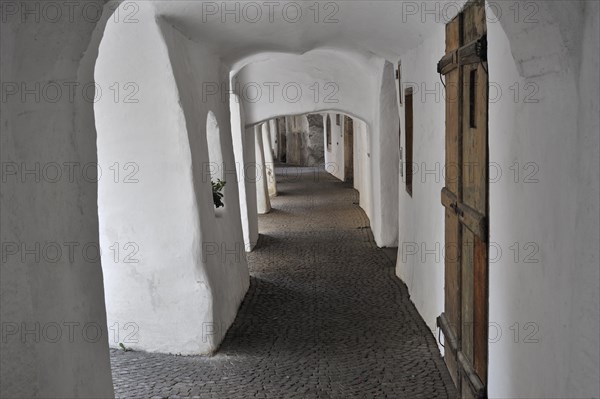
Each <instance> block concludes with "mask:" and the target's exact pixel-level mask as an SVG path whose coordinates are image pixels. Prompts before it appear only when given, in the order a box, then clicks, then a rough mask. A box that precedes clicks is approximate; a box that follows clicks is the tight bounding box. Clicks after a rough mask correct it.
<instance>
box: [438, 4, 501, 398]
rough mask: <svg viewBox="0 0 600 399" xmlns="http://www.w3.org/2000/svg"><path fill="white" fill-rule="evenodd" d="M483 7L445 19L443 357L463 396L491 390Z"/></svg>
mask: <svg viewBox="0 0 600 399" xmlns="http://www.w3.org/2000/svg"><path fill="white" fill-rule="evenodd" d="M486 52H487V40H486V24H485V7H484V1H483V0H470V1H469V2H468V3H467V4H466V6H465V8H464V10H463V11H462V12H461V13H460V14H459V15H458V16H457V17H456V18H454V19H453V20H452V21H451V22H450V23H448V24H447V25H446V54H445V55H444V57H443V58H442V59H441V60H440V62H439V63H438V72H439V73H441V74H442V75H444V79H445V85H446V164H445V166H446V170H445V172H446V173H445V178H446V181H445V187H444V188H443V189H442V204H443V205H444V207H445V305H444V312H443V313H442V314H441V315H440V316H439V317H438V326H439V327H440V329H441V331H442V333H443V334H444V352H445V355H444V357H445V361H446V364H447V366H448V369H449V370H450V374H451V375H452V378H453V380H454V383H455V384H456V387H457V389H458V392H459V393H460V396H461V397H462V398H485V397H486V396H487V388H486V386H487V370H488V241H489V240H488V191H489V190H488V74H487V58H486Z"/></svg>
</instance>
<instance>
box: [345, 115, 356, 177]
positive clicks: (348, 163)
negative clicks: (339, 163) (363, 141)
mask: <svg viewBox="0 0 600 399" xmlns="http://www.w3.org/2000/svg"><path fill="white" fill-rule="evenodd" d="M353 179H354V121H353V120H352V118H350V117H349V116H344V180H345V181H352V180H353Z"/></svg>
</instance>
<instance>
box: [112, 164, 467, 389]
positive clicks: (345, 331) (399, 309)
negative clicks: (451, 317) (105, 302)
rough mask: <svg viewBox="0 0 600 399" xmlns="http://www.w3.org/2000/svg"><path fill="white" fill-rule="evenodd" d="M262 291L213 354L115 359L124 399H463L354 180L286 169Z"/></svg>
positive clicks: (269, 220) (263, 222)
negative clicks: (377, 238)
mask: <svg viewBox="0 0 600 399" xmlns="http://www.w3.org/2000/svg"><path fill="white" fill-rule="evenodd" d="M277 174H278V179H279V180H278V189H279V196H278V197H277V198H274V199H272V205H273V211H272V212H271V213H269V214H268V215H264V216H261V217H260V232H261V237H260V239H259V244H258V246H257V248H256V250H255V251H254V252H253V253H251V254H249V267H250V273H251V285H250V289H249V291H248V294H247V295H246V298H245V299H244V302H243V304H242V306H241V308H240V310H239V313H238V316H237V318H236V320H235V322H234V324H233V325H232V327H231V328H230V329H229V331H228V333H227V336H226V337H225V340H224V341H223V343H222V345H221V347H220V349H219V351H218V352H217V354H216V355H215V356H212V357H201V356H191V357H182V356H171V355H160V354H148V353H143V352H122V351H117V350H113V351H112V352H111V359H112V367H113V380H114V385H115V392H116V395H117V396H118V397H123V398H131V397H139V398H152V397H163V398H164V397H172V398H175V397H197V398H323V399H325V398H340V399H346V398H428V399H429V398H446V397H451V398H452V397H456V394H455V392H454V390H453V388H452V383H451V382H450V376H449V374H448V372H447V370H446V368H445V366H444V363H443V360H442V358H441V357H440V354H439V351H438V349H437V346H436V343H435V338H434V337H433V335H432V334H431V332H430V331H429V329H428V328H427V326H426V325H425V323H424V321H423V320H422V319H421V317H420V316H419V314H418V313H417V311H416V309H415V308H414V306H413V304H412V303H411V302H410V299H409V296H408V293H407V290H406V287H405V286H404V285H403V283H402V282H401V281H400V280H399V279H397V278H396V277H395V275H394V264H393V263H392V262H391V261H390V259H389V257H388V256H386V254H385V253H384V251H383V250H381V249H378V248H377V246H376V245H375V243H374V241H373V237H372V234H371V230H370V228H369V220H368V218H367V217H366V215H365V213H364V212H363V211H362V209H361V208H359V206H358V204H357V203H358V193H357V192H356V191H355V190H353V189H352V188H351V187H350V186H349V185H348V184H345V183H341V182H339V181H338V180H336V179H334V178H333V177H331V176H330V175H328V174H326V173H324V172H322V171H317V170H316V169H314V168H291V167H278V168H277Z"/></svg>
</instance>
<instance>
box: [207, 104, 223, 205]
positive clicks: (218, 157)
mask: <svg viewBox="0 0 600 399" xmlns="http://www.w3.org/2000/svg"><path fill="white" fill-rule="evenodd" d="M206 144H207V146H208V162H206V163H205V164H204V165H203V168H202V169H203V170H202V178H203V180H204V181H208V182H210V183H211V184H210V186H211V190H214V189H213V187H212V185H213V183H214V184H219V183H218V182H219V180H223V153H222V151H221V135H220V133H219V123H218V122H217V118H216V117H215V114H214V113H213V112H212V111H208V115H207V116H206ZM220 191H221V192H222V191H223V189H222V188H221V190H220ZM221 198H222V197H221ZM213 200H215V198H214V194H213ZM216 206H217V203H216V202H215V207H216ZM224 206H225V205H224V202H223V201H222V200H221V202H220V204H219V207H224ZM219 212H220V211H218V210H217V208H215V214H216V215H217V216H218V215H219Z"/></svg>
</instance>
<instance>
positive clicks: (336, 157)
mask: <svg viewBox="0 0 600 399" xmlns="http://www.w3.org/2000/svg"><path fill="white" fill-rule="evenodd" d="M327 116H329V120H330V121H331V125H330V126H331V132H329V133H328V132H327ZM323 129H324V133H325V134H324V135H323V136H324V137H323V142H324V143H325V170H326V171H327V172H329V173H331V174H332V175H333V176H335V177H337V178H338V179H340V180H342V181H344V179H345V176H344V115H343V114H340V125H339V126H338V125H337V123H336V113H332V112H327V113H325V114H323ZM328 134H331V145H327V136H328Z"/></svg>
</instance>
